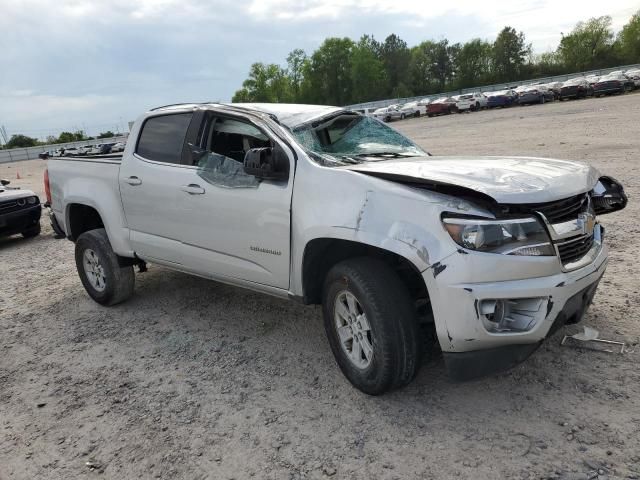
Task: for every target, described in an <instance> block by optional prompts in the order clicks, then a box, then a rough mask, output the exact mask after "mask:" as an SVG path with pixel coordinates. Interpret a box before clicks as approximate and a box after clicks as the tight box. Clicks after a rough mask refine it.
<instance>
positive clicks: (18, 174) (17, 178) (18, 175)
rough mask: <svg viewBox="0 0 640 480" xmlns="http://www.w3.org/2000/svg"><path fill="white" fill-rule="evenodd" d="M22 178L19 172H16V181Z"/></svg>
mask: <svg viewBox="0 0 640 480" xmlns="http://www.w3.org/2000/svg"><path fill="white" fill-rule="evenodd" d="M21 178H22V177H20V170H16V180H20V179H21Z"/></svg>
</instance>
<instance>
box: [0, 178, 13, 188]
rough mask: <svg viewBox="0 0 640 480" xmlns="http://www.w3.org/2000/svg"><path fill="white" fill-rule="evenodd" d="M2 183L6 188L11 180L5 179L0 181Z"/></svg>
mask: <svg viewBox="0 0 640 480" xmlns="http://www.w3.org/2000/svg"><path fill="white" fill-rule="evenodd" d="M0 183H1V184H2V186H3V187H4V186H5V185H9V184H10V183H11V182H10V181H9V180H5V179H4V178H3V179H2V180H0Z"/></svg>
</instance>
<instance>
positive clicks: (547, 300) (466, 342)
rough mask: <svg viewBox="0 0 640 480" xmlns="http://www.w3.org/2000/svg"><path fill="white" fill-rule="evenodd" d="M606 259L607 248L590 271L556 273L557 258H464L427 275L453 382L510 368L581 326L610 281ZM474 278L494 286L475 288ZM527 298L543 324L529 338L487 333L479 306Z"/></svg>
mask: <svg viewBox="0 0 640 480" xmlns="http://www.w3.org/2000/svg"><path fill="white" fill-rule="evenodd" d="M607 254H608V249H607V246H606V244H602V246H601V247H600V248H599V251H598V252H597V255H596V256H595V258H594V259H593V261H592V262H591V263H589V264H588V265H586V266H584V267H582V268H579V269H577V270H573V271H570V272H560V273H558V264H559V260H558V259H557V258H556V257H517V258H505V257H506V256H499V255H495V254H473V253H465V252H462V251H458V252H456V253H454V254H453V255H450V256H449V257H447V258H446V259H444V260H443V261H441V262H439V264H437V265H436V266H435V268H434V266H432V268H430V269H428V270H426V271H425V272H424V274H423V278H424V279H425V283H426V284H427V287H428V288H429V292H430V296H431V305H432V309H433V314H434V319H435V324H436V332H437V334H438V340H439V342H440V346H441V348H442V351H443V354H444V358H445V362H446V364H447V368H448V370H449V373H450V375H451V376H452V377H454V378H458V379H466V378H473V377H476V376H479V375H484V374H487V373H491V372H494V371H499V370H504V369H507V368H510V367H512V366H513V365H515V364H516V363H519V362H520V361H522V360H524V359H525V358H527V357H528V356H529V355H530V354H531V353H533V351H535V350H536V348H537V347H538V346H539V345H540V343H541V342H542V341H543V340H544V339H545V338H547V337H548V336H550V335H551V334H553V333H554V332H555V331H556V330H557V329H558V328H559V327H561V326H562V325H564V324H566V323H577V322H579V321H580V320H581V319H582V317H583V315H584V313H585V312H586V310H587V308H588V306H589V304H590V303H591V300H592V299H593V296H594V294H595V291H596V287H597V285H598V282H599V281H600V278H601V277H602V275H603V274H604V271H605V269H606V266H607ZM523 275H527V277H528V278H522V277H523ZM476 278H477V280H484V279H486V278H490V280H491V281H473V280H475V279H476ZM529 298H535V299H539V300H540V301H541V304H540V305H541V306H540V310H539V311H538V313H536V315H537V319H538V320H537V323H535V325H534V326H533V327H532V328H531V329H530V330H529V331H526V332H508V333H492V332H489V331H488V330H487V329H486V328H485V326H484V323H483V320H482V318H481V315H482V313H481V311H480V308H479V305H481V302H483V301H486V300H488V299H504V300H514V299H516V300H517V299H529Z"/></svg>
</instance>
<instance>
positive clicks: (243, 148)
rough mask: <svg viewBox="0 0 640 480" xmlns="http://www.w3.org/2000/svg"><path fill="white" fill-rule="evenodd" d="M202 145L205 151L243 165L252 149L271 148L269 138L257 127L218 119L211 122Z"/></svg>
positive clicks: (222, 118) (223, 118) (228, 119)
mask: <svg viewBox="0 0 640 480" xmlns="http://www.w3.org/2000/svg"><path fill="white" fill-rule="evenodd" d="M201 145H202V146H203V147H204V149H205V150H207V151H209V152H212V153H217V154H219V155H223V156H225V157H227V158H231V159H233V160H235V161H236V162H240V163H243V162H244V156H245V154H246V153H247V151H248V150H249V149H251V148H259V147H269V146H271V142H270V141H269V138H268V137H267V136H266V135H265V134H264V133H262V132H261V131H260V130H259V129H258V128H257V127H256V126H254V125H252V124H251V123H249V122H245V121H242V120H238V119H235V118H225V117H216V118H213V119H211V121H210V122H209V129H208V130H207V131H205V132H204V137H203V138H202V143H201Z"/></svg>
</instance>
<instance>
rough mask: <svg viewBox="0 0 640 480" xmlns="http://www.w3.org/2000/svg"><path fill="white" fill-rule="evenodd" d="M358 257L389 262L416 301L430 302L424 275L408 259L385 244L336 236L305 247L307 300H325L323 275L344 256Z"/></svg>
mask: <svg viewBox="0 0 640 480" xmlns="http://www.w3.org/2000/svg"><path fill="white" fill-rule="evenodd" d="M355 257H371V258H376V259H379V260H382V261H384V262H385V263H387V264H389V265H390V266H391V267H392V268H393V269H394V270H395V271H396V272H397V273H398V276H399V277H400V278H401V279H402V281H403V282H404V283H405V285H406V286H407V288H408V289H409V293H410V294H411V297H412V298H413V299H414V300H415V301H416V305H418V304H420V305H422V304H424V305H428V304H429V294H428V292H427V287H426V285H425V283H424V280H423V278H422V275H421V274H420V272H419V271H418V269H417V268H416V267H415V266H414V265H413V264H412V263H411V262H410V261H409V260H407V259H406V258H404V257H402V256H400V255H398V254H396V253H393V252H390V251H388V250H384V249H382V248H377V247H374V246H371V245H366V244H363V243H358V242H352V241H349V240H338V239H333V238H318V239H315V240H312V241H310V242H309V243H308V244H307V246H306V248H305V251H304V257H303V260H302V290H303V297H304V302H305V303H311V304H319V303H322V288H323V284H324V279H325V277H326V276H327V273H328V272H329V270H330V269H331V267H333V266H334V265H335V264H337V263H339V262H342V261H343V260H346V259H348V258H355ZM429 310H430V308H429Z"/></svg>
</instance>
